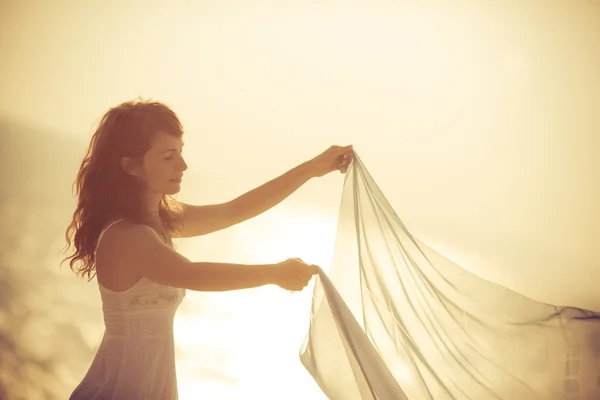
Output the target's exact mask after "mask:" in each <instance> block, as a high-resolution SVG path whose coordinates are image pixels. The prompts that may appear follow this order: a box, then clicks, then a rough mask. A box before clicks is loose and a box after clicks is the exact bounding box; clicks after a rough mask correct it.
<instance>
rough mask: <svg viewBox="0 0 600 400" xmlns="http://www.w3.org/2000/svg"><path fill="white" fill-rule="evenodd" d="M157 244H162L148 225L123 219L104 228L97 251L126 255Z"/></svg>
mask: <svg viewBox="0 0 600 400" xmlns="http://www.w3.org/2000/svg"><path fill="white" fill-rule="evenodd" d="M159 245H164V244H163V242H162V241H161V239H160V238H159V236H158V235H157V233H156V232H155V231H154V229H152V228H151V227H149V226H148V225H143V224H136V223H133V222H130V221H126V220H123V221H120V222H119V223H116V224H114V225H113V226H111V227H110V228H109V229H108V230H106V232H105V233H104V237H103V238H102V245H101V246H99V248H98V251H99V252H100V250H102V251H103V252H110V253H111V254H115V255H120V256H126V255H127V254H129V253H131V252H134V253H135V252H137V251H139V250H141V249H144V248H148V247H150V248H151V247H153V246H159Z"/></svg>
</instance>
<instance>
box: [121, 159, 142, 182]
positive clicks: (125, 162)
mask: <svg viewBox="0 0 600 400" xmlns="http://www.w3.org/2000/svg"><path fill="white" fill-rule="evenodd" d="M121 168H123V170H124V171H125V172H126V173H127V174H129V175H131V176H134V177H137V176H138V175H139V171H138V168H137V167H136V165H135V162H134V161H133V160H132V159H131V158H129V157H123V158H121Z"/></svg>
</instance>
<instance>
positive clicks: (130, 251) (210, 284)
mask: <svg viewBox="0 0 600 400" xmlns="http://www.w3.org/2000/svg"><path fill="white" fill-rule="evenodd" d="M113 235H114V239H113V243H114V245H113V246H114V248H113V251H115V252H117V255H118V257H119V259H120V260H122V262H123V265H124V266H126V267H127V268H131V269H132V272H135V273H137V274H139V275H141V276H144V277H146V278H148V279H150V280H152V281H154V282H157V283H161V284H164V285H168V286H173V287H179V288H186V289H190V290H196V291H215V292H217V291H229V290H238V289H247V288H253V287H259V286H263V285H268V284H275V285H278V286H280V287H282V288H284V289H286V290H302V289H303V288H304V287H306V285H307V284H308V282H309V281H310V279H311V277H312V275H314V274H315V273H317V268H316V267H315V266H312V265H308V264H306V263H304V262H302V261H301V260H299V259H290V260H286V261H284V262H281V263H278V264H265V265H241V264H227V263H213V262H192V261H190V260H188V259H187V258H186V257H184V256H182V255H181V254H179V253H177V252H176V251H174V250H173V249H172V248H170V247H169V246H167V245H165V244H164V243H163V242H162V241H161V240H160V238H159V237H158V235H157V234H156V233H155V232H154V230H152V229H151V228H150V227H148V226H145V225H126V226H123V227H120V229H118V230H117V231H116V232H114V234H113Z"/></svg>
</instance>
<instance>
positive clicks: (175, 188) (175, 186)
mask: <svg viewBox="0 0 600 400" xmlns="http://www.w3.org/2000/svg"><path fill="white" fill-rule="evenodd" d="M165 189H166V190H164V194H166V195H169V196H172V195H174V194H177V193H179V191H180V190H181V184H180V183H172V184H170V185H169V186H168V187H166V188H165Z"/></svg>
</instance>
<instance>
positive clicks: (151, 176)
mask: <svg viewBox="0 0 600 400" xmlns="http://www.w3.org/2000/svg"><path fill="white" fill-rule="evenodd" d="M182 148H183V140H182V139H181V137H176V136H173V135H169V134H168V133H165V132H158V133H156V135H155V136H154V138H153V141H152V144H151V145H150V149H149V150H148V151H147V152H146V154H145V155H144V157H143V161H142V164H141V165H140V166H139V168H137V173H136V175H137V176H138V177H139V178H140V179H142V180H143V181H144V182H145V184H146V185H147V188H148V190H149V191H151V192H154V193H158V194H167V195H173V194H176V193H178V192H179V190H180V189H181V178H182V177H183V172H184V171H185V170H186V169H187V164H186V163H185V160H184V159H183V155H182Z"/></svg>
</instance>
